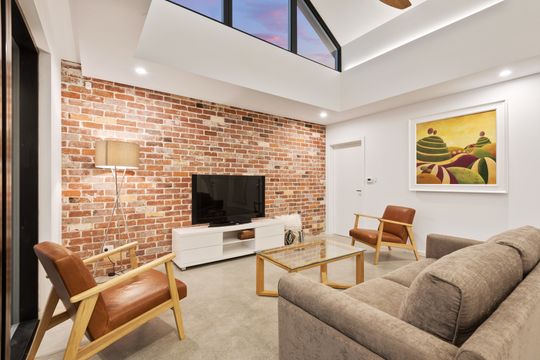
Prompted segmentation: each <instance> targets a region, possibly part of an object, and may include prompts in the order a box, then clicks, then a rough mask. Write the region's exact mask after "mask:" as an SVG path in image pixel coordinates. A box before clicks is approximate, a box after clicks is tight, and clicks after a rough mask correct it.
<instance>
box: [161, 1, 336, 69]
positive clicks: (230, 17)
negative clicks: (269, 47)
mask: <svg viewBox="0 0 540 360" xmlns="http://www.w3.org/2000/svg"><path fill="white" fill-rule="evenodd" d="M168 1H170V2H172V3H175V4H177V5H180V6H182V7H184V8H187V9H189V10H192V11H195V12H197V13H199V14H202V15H204V16H206V17H209V18H211V19H214V20H216V21H219V22H221V23H223V24H225V25H227V26H230V27H233V28H235V29H237V30H240V31H242V32H244V33H246V34H249V35H252V36H255V37H257V38H259V39H261V40H263V41H266V42H268V43H270V44H273V45H276V46H279V47H280V48H283V49H285V50H288V51H290V52H292V53H295V54H297V55H300V56H302V57H304V58H307V59H310V60H312V61H315V62H317V63H319V64H321V65H324V66H327V67H330V68H332V69H335V70H338V71H341V48H340V46H339V43H338V42H337V41H336V39H335V38H334V36H333V35H332V33H331V32H330V30H329V29H328V27H327V26H326V25H325V23H324V21H323V20H322V18H321V17H320V16H319V14H318V13H317V10H316V9H315V8H314V7H313V5H312V4H311V2H310V1H309V0H168Z"/></svg>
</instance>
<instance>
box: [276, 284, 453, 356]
mask: <svg viewBox="0 0 540 360" xmlns="http://www.w3.org/2000/svg"><path fill="white" fill-rule="evenodd" d="M278 289H279V296H280V297H281V298H283V299H285V300H287V301H289V302H290V303H292V304H294V305H296V306H297V307H299V308H300V309H302V310H303V311H305V312H307V313H308V314H310V315H312V316H314V317H315V318H317V319H319V320H320V321H322V322H323V323H325V324H327V325H328V326H330V327H332V328H334V329H336V330H337V331H339V332H341V333H342V334H344V335H345V336H347V337H349V338H350V339H352V340H354V341H355V342H357V343H359V344H360V345H362V346H363V347H365V348H367V349H369V350H370V351H372V352H373V353H375V354H377V355H379V356H380V357H382V358H384V359H389V360H407V359H418V360H428V359H442V360H444V359H453V358H454V357H455V355H456V353H457V351H458V348H457V347H456V346H454V345H452V344H449V343H447V342H445V341H443V340H441V339H439V338H437V337H435V336H433V335H431V334H428V333H427V332H425V331H423V330H420V329H418V328H416V327H414V326H412V325H410V324H408V323H406V322H404V321H402V320H400V319H398V318H396V317H393V316H391V315H389V314H387V313H385V312H382V311H380V310H378V309H376V308H374V307H372V306H369V305H367V304H365V303H363V302H361V301H358V300H356V299H354V298H352V297H349V296H348V295H346V294H343V293H342V292H340V291H337V290H334V289H332V288H330V287H327V286H325V285H322V284H320V283H316V282H313V281H311V280H309V279H308V278H306V277H304V276H302V275H298V274H289V275H286V276H284V277H282V278H281V279H280V281H279V286H278ZM305 331H310V329H305ZM291 336H292V335H291ZM313 336H317V335H316V334H313Z"/></svg>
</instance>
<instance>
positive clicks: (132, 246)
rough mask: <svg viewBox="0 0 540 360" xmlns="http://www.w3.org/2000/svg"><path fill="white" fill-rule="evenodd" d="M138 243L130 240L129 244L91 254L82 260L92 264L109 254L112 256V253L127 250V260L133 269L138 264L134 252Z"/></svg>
mask: <svg viewBox="0 0 540 360" xmlns="http://www.w3.org/2000/svg"><path fill="white" fill-rule="evenodd" d="M137 245H138V243H137V242H136V241H133V242H130V243H129V244H125V245H122V246H119V247H117V248H116V249H113V250H111V251H107V252H104V253H101V254H97V255H94V256H91V257H89V258H86V259H84V260H83V262H84V263H85V264H93V263H95V262H97V261H99V260H101V259H105V258H107V257H109V256H112V255H114V254H118V253H121V252H124V251H129V261H130V264H131V268H132V269H134V268H136V267H137V266H139V263H138V261H137V254H136V252H135V248H136V247H137Z"/></svg>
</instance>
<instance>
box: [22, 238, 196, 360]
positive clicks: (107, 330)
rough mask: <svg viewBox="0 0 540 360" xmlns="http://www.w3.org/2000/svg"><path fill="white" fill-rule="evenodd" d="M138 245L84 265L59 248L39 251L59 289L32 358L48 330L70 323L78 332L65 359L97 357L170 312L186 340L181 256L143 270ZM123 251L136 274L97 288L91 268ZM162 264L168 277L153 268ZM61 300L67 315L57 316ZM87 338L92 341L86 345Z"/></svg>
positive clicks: (52, 296) (47, 310) (55, 290)
mask: <svg viewBox="0 0 540 360" xmlns="http://www.w3.org/2000/svg"><path fill="white" fill-rule="evenodd" d="M136 246H137V243H136V242H133V243H130V244H127V245H124V246H120V247H118V248H116V249H114V250H113V251H110V252H107V253H104V254H99V255H96V256H93V257H90V258H88V259H86V260H84V261H83V260H82V259H81V258H80V257H79V256H78V255H76V254H75V253H73V252H71V251H69V250H68V249H66V248H65V247H63V246H61V245H59V244H55V243H51V242H44V243H40V244H38V245H35V246H34V251H35V253H36V255H37V257H38V259H39V261H40V262H41V264H42V265H43V267H44V268H45V271H46V273H47V276H48V278H49V279H50V280H51V282H52V284H53V289H52V290H51V293H50V295H49V299H48V301H47V305H46V307H45V310H44V312H43V316H42V319H41V321H40V322H39V325H38V329H37V331H36V335H35V337H34V341H33V342H32V346H31V348H30V351H29V353H28V356H27V358H26V359H30V360H32V359H34V358H35V356H36V353H37V350H38V348H39V345H40V344H41V340H42V339H43V335H44V334H45V331H47V330H49V329H51V328H53V327H55V326H56V325H58V324H60V323H63V322H64V321H66V320H68V319H70V318H72V319H73V327H72V329H71V334H70V336H69V340H68V343H67V347H66V352H65V354H64V359H69V360H71V359H87V358H89V357H91V356H92V355H94V354H96V353H98V352H99V351H101V350H102V349H104V348H106V347H107V346H109V345H110V344H112V343H113V342H115V341H117V340H118V339H120V338H121V337H123V336H125V335H127V334H129V333H130V332H132V331H133V330H135V329H136V328H138V327H139V326H141V325H142V324H144V323H146V322H147V321H149V320H150V319H152V318H154V317H156V316H158V315H160V314H161V313H163V312H165V311H166V310H169V309H172V310H173V313H174V318H175V321H176V328H177V332H178V337H179V338H180V339H183V338H184V337H185V336H184V328H183V323H182V314H181V311H180V301H179V300H180V299H182V298H185V297H186V295H187V287H186V285H185V284H184V283H183V282H181V281H179V280H176V279H175V278H174V273H173V265H172V259H174V257H175V254H174V253H172V254H168V255H165V256H163V257H161V258H159V259H157V260H154V261H151V262H149V263H147V264H145V265H142V266H140V267H139V266H138V262H137V257H136V253H135V248H136ZM121 252H129V255H130V264H131V270H130V271H128V272H127V273H124V274H123V275H120V276H118V277H116V278H112V279H111V280H109V281H107V282H105V283H102V284H96V282H95V280H94V278H93V276H92V274H91V273H90V271H89V269H88V267H87V265H88V264H92V263H94V262H96V261H99V260H101V259H103V258H105V257H109V256H111V255H114V254H119V253H121ZM162 264H165V268H166V274H163V273H161V272H159V271H157V270H154V269H153V268H155V267H157V266H159V265H162ZM59 300H62V302H63V304H64V306H65V308H66V311H65V312H63V313H61V314H59V315H56V316H53V313H54V310H55V308H56V305H57V304H58V301H59ZM85 333H86V335H87V337H88V338H89V339H90V340H91V342H90V343H88V344H86V345H84V346H81V340H82V338H83V336H84V334H85Z"/></svg>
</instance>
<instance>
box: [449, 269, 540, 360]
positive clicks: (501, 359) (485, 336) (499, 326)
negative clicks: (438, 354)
mask: <svg viewBox="0 0 540 360" xmlns="http://www.w3.org/2000/svg"><path fill="white" fill-rule="evenodd" d="M539 358H540V265H536V267H535V268H534V269H533V270H532V271H531V272H530V273H529V275H527V277H526V278H525V279H524V280H523V281H522V282H521V283H520V284H519V285H518V286H517V287H516V288H515V290H514V291H513V292H512V293H511V294H510V295H509V296H508V297H507V298H506V299H505V300H504V301H503V302H502V303H501V305H499V307H498V308H497V310H495V312H494V313H493V314H492V315H491V316H490V317H489V318H488V319H487V320H486V321H484V323H483V324H482V325H481V326H480V327H479V328H478V329H477V330H476V331H475V332H474V334H472V335H471V337H470V338H469V339H468V340H467V341H466V342H465V343H464V344H463V346H461V347H460V349H459V351H458V355H457V356H456V359H457V360H508V359H512V360H536V359H539Z"/></svg>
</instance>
